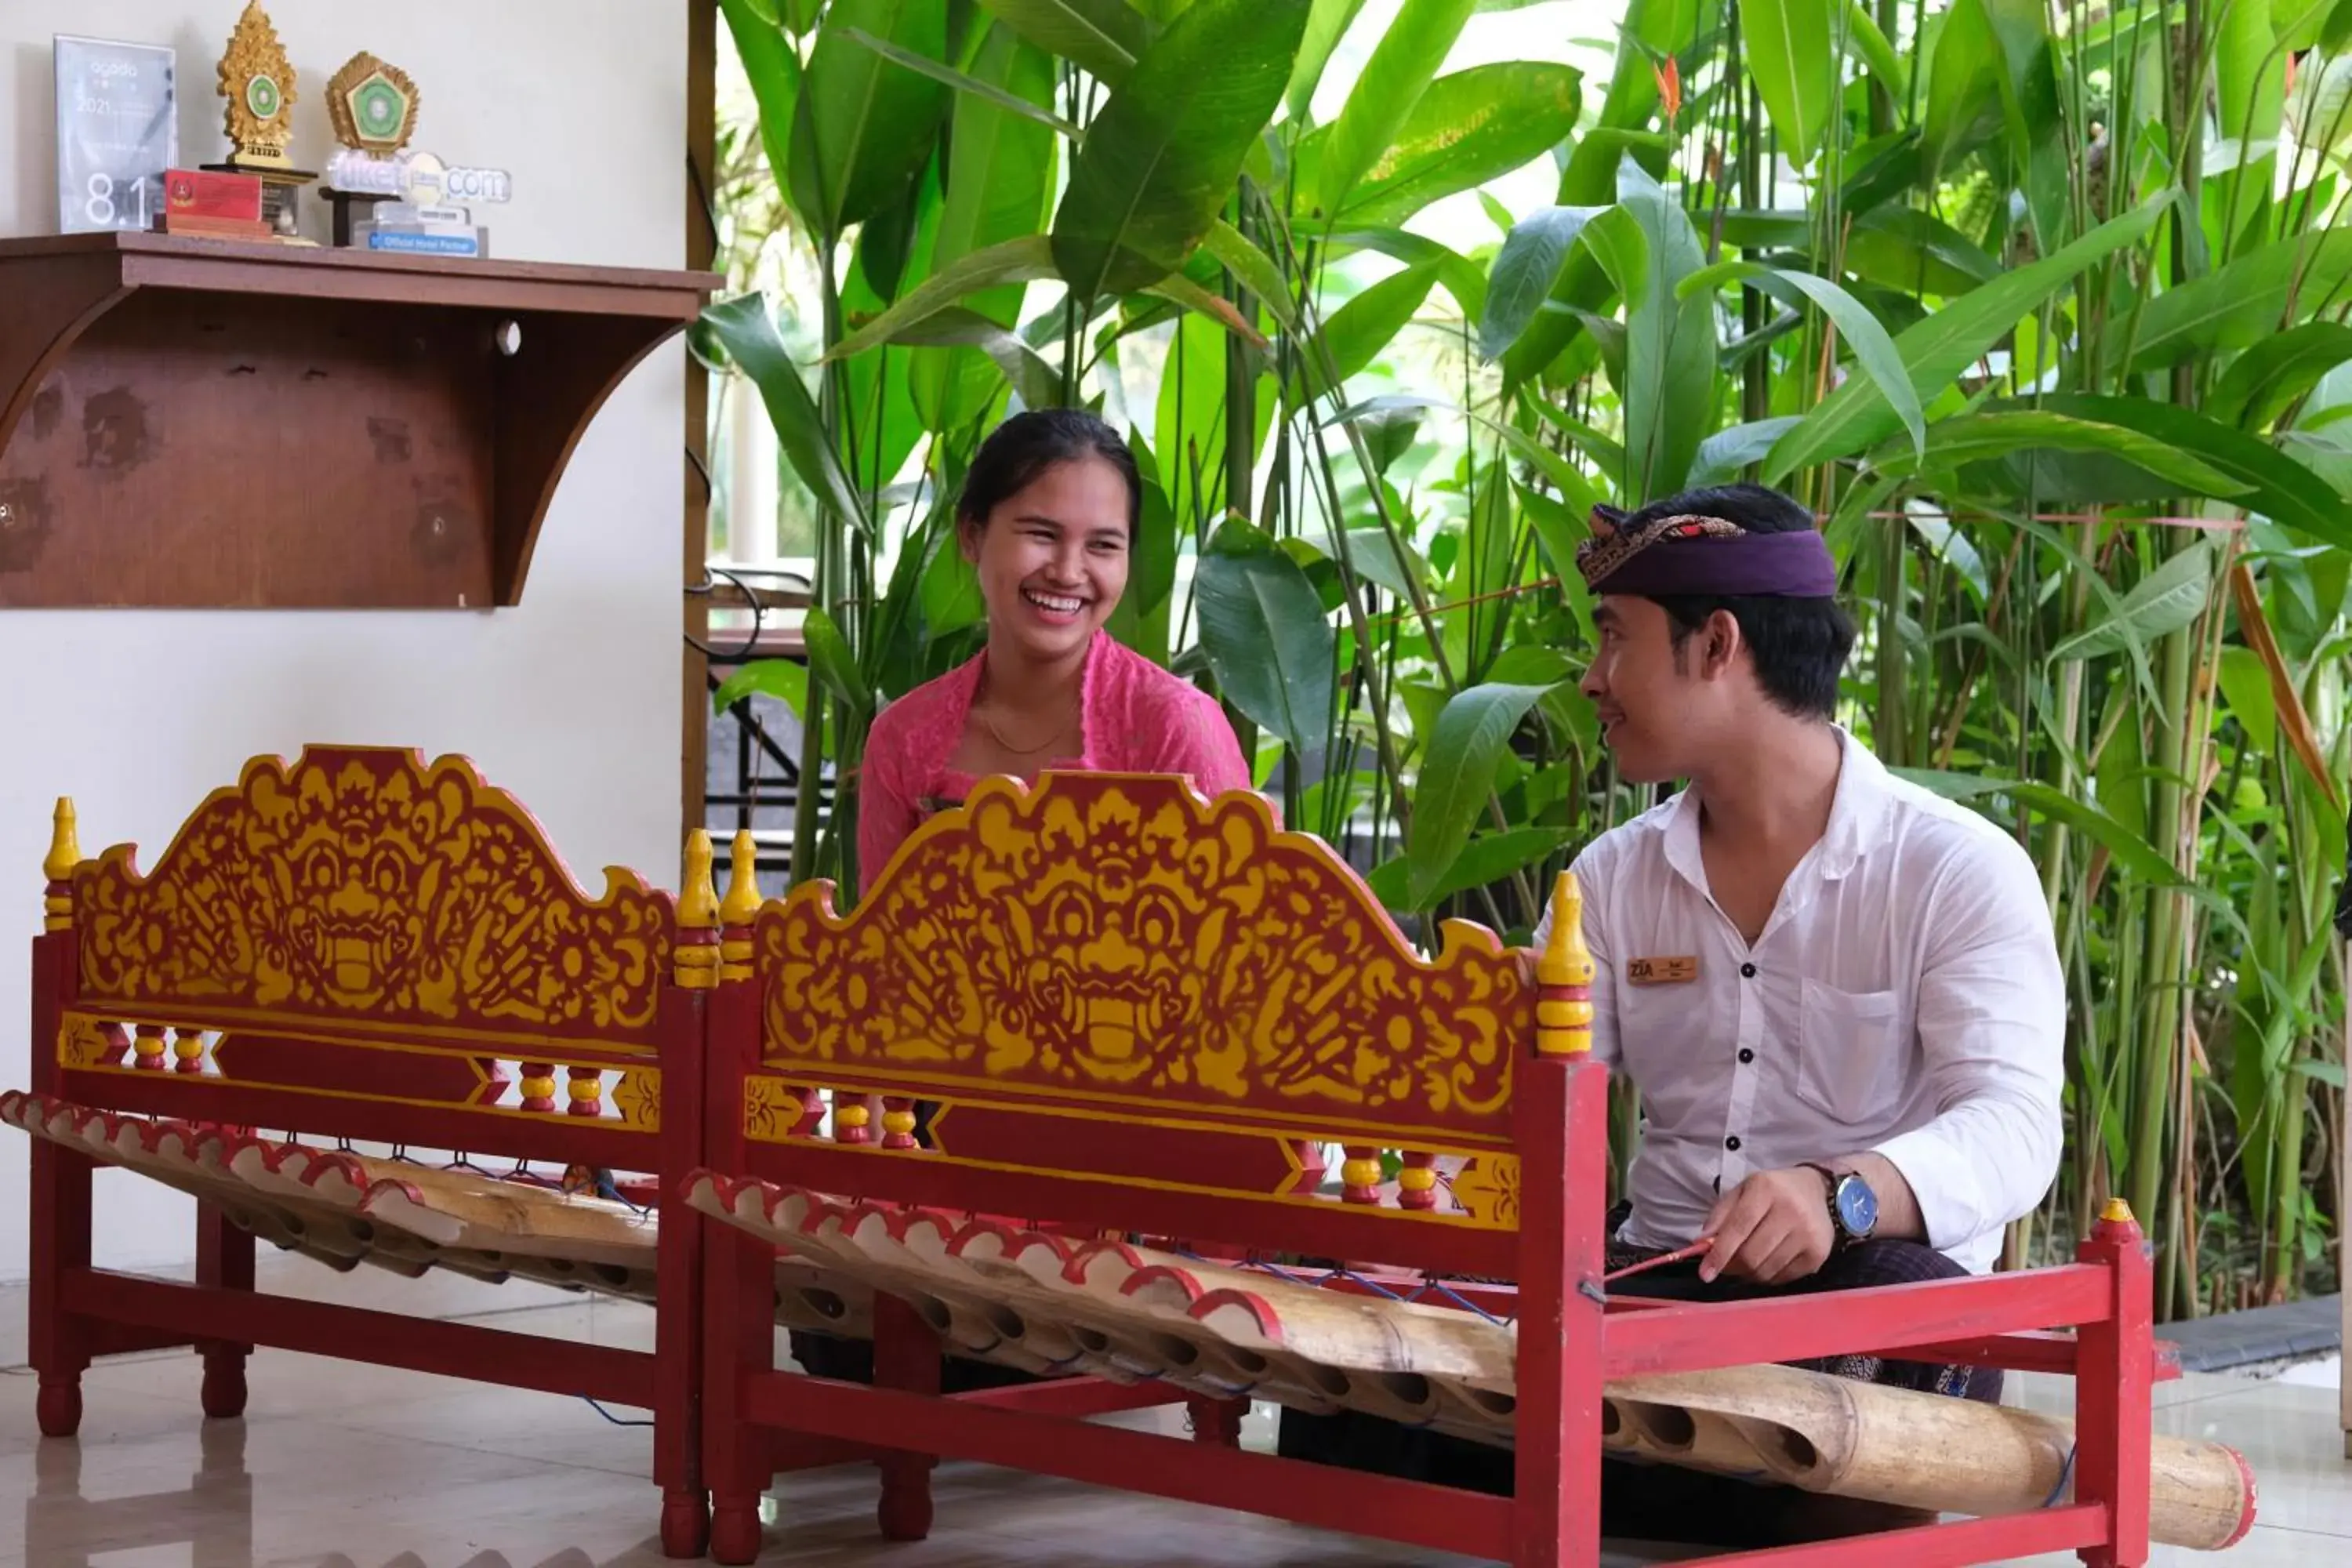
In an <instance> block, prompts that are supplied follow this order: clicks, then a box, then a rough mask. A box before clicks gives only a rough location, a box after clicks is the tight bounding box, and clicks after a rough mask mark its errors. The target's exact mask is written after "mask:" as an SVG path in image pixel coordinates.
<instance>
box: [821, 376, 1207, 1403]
mask: <svg viewBox="0 0 2352 1568" xmlns="http://www.w3.org/2000/svg"><path fill="white" fill-rule="evenodd" d="M1142 510H1143V481H1142V479H1141V478H1140V477H1139V475H1138V474H1137V472H1136V468H1135V458H1134V455H1133V454H1132V453H1130V452H1129V451H1128V449H1127V444H1126V443H1125V442H1123V441H1121V440H1120V439H1119V438H1118V433H1117V432H1115V431H1114V430H1112V429H1111V427H1110V426H1108V425H1106V424H1104V423H1103V422H1102V421H1101V420H1099V419H1097V418H1096V417H1095V416H1093V415H1091V414H1088V413H1086V412H1084V411H1083V410H1079V409H1075V408H1041V409H1035V410H1033V411H1031V412H1029V413H1026V414H1017V415H1015V416H1013V417H1012V418H1010V419H1008V420H1006V421H1005V422H1004V423H1003V424H1002V425H1000V426H997V427H996V430H995V431H994V433H992V435H991V436H990V437H988V439H987V440H986V441H985V442H983V443H982V445H981V448H980V452H979V454H978V456H976V457H974V458H972V463H971V472H970V473H969V474H967V475H965V477H964V485H963V493H962V495H961V496H960V497H959V498H958V499H957V501H956V535H957V542H958V543H959V545H960V546H961V548H962V551H963V555H964V559H965V560H967V561H969V562H971V563H972V566H973V568H974V570H975V571H977V572H978V574H979V576H980V593H981V597H982V600H983V601H985V602H986V604H987V605H988V643H987V646H986V647H983V648H982V650H981V652H980V654H979V656H978V657H977V658H973V659H972V660H971V662H969V663H967V664H964V665H962V666H961V667H960V668H956V669H952V670H950V671H949V672H948V673H947V674H945V675H943V676H941V677H940V678H939V679H937V680H933V681H929V682H926V683H925V684H923V685H921V686H919V687H917V688H916V689H914V690H912V691H909V692H908V693H907V695H906V696H904V697H902V698H900V699H898V700H897V701H896V702H893V703H892V704H890V706H889V707H887V708H886V709H884V710H882V712H881V714H880V716H878V717H877V719H876V720H875V721H874V727H873V729H872V730H871V731H869V732H868V734H867V736H866V763H865V767H864V771H863V773H862V774H861V776H860V781H859V788H858V805H857V857H858V869H859V873H860V875H861V876H862V877H863V878H864V885H865V886H866V887H869V888H870V887H872V886H874V884H875V883H876V882H877V880H878V879H880V877H881V875H882V872H883V869H884V868H886V867H887V866H888V865H889V863H890V858H891V857H892V856H894V855H895V854H897V853H898V846H899V845H901V844H902V843H904V842H905V841H906V839H907V836H908V834H910V833H912V832H913V831H914V830H915V827H916V825H917V824H919V823H920V822H921V821H922V820H923V818H925V817H926V816H929V815H930V814H931V813H933V812H935V811H939V810H941V809H944V808H945V807H948V806H950V805H956V804H958V803H959V802H961V800H962V799H963V798H964V796H965V795H967V794H968V793H969V792H970V791H971V786H972V784H974V783H976V782H977V781H978V780H980V779H982V778H986V777H990V776H992V775H994V774H999V773H1009V774H1011V775H1013V777H1015V778H1019V779H1022V780H1024V781H1028V782H1034V780H1035V778H1036V776H1037V774H1038V773H1041V772H1043V771H1044V770H1045V769H1047V768H1058V769H1084V770H1089V771H1098V772H1106V773H1185V774H1189V775H1191V777H1192V782H1193V784H1194V785H1195V787H1197V788H1198V789H1200V790H1201V791H1202V793H1203V794H1206V795H1222V794H1223V793H1224V792H1225V791H1227V790H1245V789H1247V788H1249V787H1250V775H1249V770H1248V769H1247V768H1246V767H1245V766H1244V765H1243V763H1242V752H1241V746H1240V744H1239V743H1238V742H1235V741H1234V731H1233V727H1232V726H1231V725H1229V724H1227V723H1226V722H1225V716H1224V712H1223V710H1222V709H1220V708H1219V707H1218V706H1217V703H1216V701H1215V700H1214V699H1213V698H1212V697H1210V696H1209V695H1208V693H1206V692H1204V691H1202V689H1200V688H1199V687H1197V686H1194V685H1192V683H1191V682H1190V681H1188V680H1185V679H1181V677H1178V676H1173V675H1171V674H1169V673H1168V672H1167V671H1166V670H1164V669H1162V668H1160V667H1159V666H1158V665H1156V664H1153V663H1152V662H1151V661H1150V659H1147V658H1143V657H1142V656H1141V655H1139V654H1136V653H1132V652H1130V651H1129V650H1128V649H1127V648H1125V647H1121V646H1120V645H1119V644H1118V642H1116V641H1114V640H1113V639H1112V637H1111V636H1110V634H1109V633H1108V632H1106V631H1104V630H1103V626H1104V623H1106V622H1107V621H1108V620H1109V619H1110V616H1111V612H1112V611H1113V610H1115V609H1117V608H1118V600H1119V595H1121V594H1122V593H1124V592H1125V591H1126V588H1127V572H1128V561H1129V554H1130V552H1131V549H1132V547H1133V545H1134V542H1135V529H1136V522H1137V520H1138V518H1139V516H1140V515H1141V513H1142ZM916 1109H917V1114H918V1116H919V1118H920V1120H919V1121H918V1123H917V1126H916V1136H917V1138H919V1139H920V1140H922V1141H923V1142H926V1143H928V1142H929V1138H928V1137H927V1136H926V1134H927V1131H928V1128H927V1123H928V1121H929V1109H930V1108H929V1107H928V1106H922V1105H919V1106H918V1107H917V1108H916ZM792 1345H793V1357H794V1359H796V1360H797V1361H799V1362H800V1363H801V1365H802V1366H803V1368H805V1369H806V1370H807V1371H809V1372H812V1373H815V1374H816V1375H818V1376H820V1377H834V1378H841V1379H844V1380H847V1381H853V1382H857V1383H870V1382H872V1381H873V1367H874V1360H873V1347H872V1346H871V1345H870V1344H868V1343H866V1342H863V1341H847V1340H840V1339H836V1338H835V1337H833V1336H831V1335H828V1334H816V1333H808V1332H803V1331H795V1332H794V1333H793V1336H792ZM1026 1381H1028V1379H1027V1378H1025V1377H1024V1376H1023V1374H1021V1373H1013V1372H1011V1371H1008V1370H1006V1369H1004V1368H1002V1367H996V1366H992V1365H988V1364H985V1363H972V1362H965V1361H960V1360H957V1359H954V1358H949V1359H948V1360H947V1362H946V1364H945V1366H944V1368H943V1382H942V1387H944V1388H945V1389H946V1390H947V1391H949V1392H950V1393H953V1392H955V1391H957V1390H959V1389H967V1388H976V1387H985V1386H989V1385H992V1384H1005V1383H1016V1382H1026Z"/></svg>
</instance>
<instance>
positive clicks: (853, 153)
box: [787, 0, 952, 235]
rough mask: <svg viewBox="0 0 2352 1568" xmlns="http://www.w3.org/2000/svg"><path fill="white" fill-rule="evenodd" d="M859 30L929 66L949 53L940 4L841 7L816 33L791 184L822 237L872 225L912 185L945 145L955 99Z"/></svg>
mask: <svg viewBox="0 0 2352 1568" xmlns="http://www.w3.org/2000/svg"><path fill="white" fill-rule="evenodd" d="M852 29H856V30H859V31H863V32H865V33H867V34H870V35H871V36H873V37H877V38H881V39H885V40H887V42H889V43H892V44H895V45H897V46H898V47H899V48H902V49H906V50H908V51H910V52H912V53H915V54H919V55H924V56H927V57H929V58H932V59H939V58H942V57H943V56H944V55H945V54H946V52H947V8H946V7H945V6H943V5H939V4H937V0H834V4H833V5H832V7H831V8H830V9H828V10H827V11H826V13H825V19H824V26H822V27H820V28H819V29H818V30H817V35H816V47H814V49H813V50H811V51H810V54H809V62H808V71H807V74H806V77H805V79H804V80H803V85H802V89H801V94H800V102H799V105H798V107H797V110H796V111H795V113H794V116H793V138H792V151H791V153H790V154H789V165H790V166H789V174H790V177H789V179H788V181H787V186H788V188H789V189H790V191H791V193H792V198H793V210H794V211H795V212H797V213H799V214H800V216H801V221H802V222H803V223H805V224H806V225H808V226H809V227H810V228H811V229H812V230H813V231H814V232H815V233H818V234H821V235H838V234H840V233H841V232H842V230H844V229H845V228H847V227H848V226H850V225H852V224H858V223H863V222H865V221H866V219H867V218H869V217H872V216H874V215H875V214H876V213H877V212H879V211H881V210H882V208H883V207H884V206H886V205H888V204H889V203H890V202H892V201H893V200H896V199H897V198H898V196H899V195H901V194H903V193H904V191H905V190H906V188H907V185H908V182H909V181H911V180H912V179H913V178H914V177H915V175H916V174H917V173H918V172H919V170H920V169H921V168H922V166H923V163H924V162H925V161H926V160H927V159H929V157H930V155H931V147H932V143H933V142H935V141H936V140H937V139H938V133H939V126H940V121H941V120H943V119H944V118H946V115H947V111H948V106H949V100H950V98H951V96H952V95H951V94H950V91H949V89H947V88H945V87H943V86H941V85H940V83H938V82H936V81H933V80H931V79H929V78H927V77H922V76H918V75H917V74H915V73H914V72H913V71H910V70H908V68H906V67H904V66H901V65H898V64H895V63H894V62H892V61H889V60H886V59H884V58H882V57H881V56H879V55H877V54H876V53H875V52H874V51H873V50H872V49H870V48H867V47H866V46H865V45H863V44H860V43H859V42H857V41H856V39H855V38H853V37H850V36H849V35H850V32H851V30H852Z"/></svg>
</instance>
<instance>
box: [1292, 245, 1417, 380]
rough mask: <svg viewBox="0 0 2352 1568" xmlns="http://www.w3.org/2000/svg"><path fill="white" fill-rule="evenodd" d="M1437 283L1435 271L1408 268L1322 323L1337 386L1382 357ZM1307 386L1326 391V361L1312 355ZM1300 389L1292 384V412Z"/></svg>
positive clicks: (1333, 312)
mask: <svg viewBox="0 0 2352 1568" xmlns="http://www.w3.org/2000/svg"><path fill="white" fill-rule="evenodd" d="M1436 280H1437V269H1436V268H1434V267H1431V266H1426V265H1423V266H1419V267H1408V268H1405V269H1404V270H1403V271H1402V272H1391V274H1389V275H1388V276H1387V277H1386V278H1383V279H1381V280H1380V281H1379V282H1377V283H1375V284H1373V285H1372V286H1371V287H1370V288H1369V289H1365V290H1364V291H1363V292H1362V293H1360V294H1358V295H1357V296H1356V297H1355V298H1354V299H1352V300H1349V301H1348V302H1347V303H1346V304H1344V305H1342V306H1340V307H1339V309H1338V310H1334V311H1332V312H1331V314H1330V316H1329V317H1328V318H1327V319H1326V320H1325V321H1324V322H1323V334H1322V335H1323V346H1324V348H1325V349H1326V350H1327V351H1328V353H1330V356H1331V362H1332V364H1333V366H1334V367H1335V368H1336V370H1337V373H1338V375H1339V381H1338V383H1337V384H1339V385H1345V384H1346V383H1347V380H1348V378H1349V376H1351V375H1354V374H1357V373H1358V372H1360V371H1362V370H1364V369H1366V368H1367V367H1368V366H1370V364H1371V363H1372V361H1374V360H1375V359H1377V358H1379V357H1380V355H1381V352H1382V351H1384V350H1385V349H1387V348H1388V346H1389V344H1390V343H1391V342H1394V341H1395V339H1396V335H1397V334H1398V333H1399V332H1401V331H1403V330H1404V324H1405V323H1406V322H1407V321H1412V317H1413V312H1414V311H1416V310H1420V309H1421V304H1422V301H1423V300H1426V299H1428V298H1429V288H1430V285H1431V284H1433V283H1434V282H1435V281H1436ZM1304 384H1305V385H1306V386H1310V387H1312V388H1314V394H1315V395H1317V396H1318V397H1319V396H1322V395H1325V394H1326V392H1327V390H1328V389H1327V386H1326V378H1325V374H1324V371H1323V365H1322V362H1321V360H1320V358H1319V357H1318V356H1315V355H1313V354H1312V353H1311V351H1310V354H1309V357H1308V361H1307V379H1306V381H1305V383H1304ZM1300 385H1301V384H1300V383H1297V382H1294V383H1293V384H1292V392H1293V395H1292V397H1291V399H1290V403H1291V406H1293V407H1297V405H1298V404H1299V402H1300V401H1301V400H1300V398H1299V397H1298V396H1297V390H1298V388H1299V386H1300Z"/></svg>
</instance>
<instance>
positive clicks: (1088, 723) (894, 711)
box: [857, 632, 1250, 884]
mask: <svg viewBox="0 0 2352 1568" xmlns="http://www.w3.org/2000/svg"><path fill="white" fill-rule="evenodd" d="M987 657H988V656H987V655H986V654H982V655H981V656H980V657H979V658H974V659H972V660H971V662H970V663H968V664H964V665H961V666H959V667H958V668H954V669H951V670H950V671H948V673H947V674H945V675H942V676H940V678H939V679H937V680H931V681H926V682H925V683H924V684H922V685H920V686H918V687H917V688H915V689H914V690H912V691H909V692H908V693H907V695H906V696H904V697H901V698H899V699H898V700H897V701H896V702H893V703H891V704H890V705H889V706H888V707H887V708H885V709H884V710H882V712H881V714H880V716H879V717H877V719H876V720H875V721H874V727H873V729H872V730H871V731H868V732H867V735H866V762H865V766H864V769H863V771H862V772H861V773H860V775H859V787H858V794H857V866H858V873H859V875H860V876H861V877H862V878H863V879H865V880H866V882H867V883H868V884H871V883H872V881H873V879H875V878H876V877H877V876H879V875H880V874H881V871H882V868H883V867H884V866H886V865H887V864H888V863H889V860H890V857H891V856H892V855H893V854H894V853H896V852H897V850H898V845H899V843H900V841H902V840H903V839H905V837H907V835H908V834H909V833H912V832H913V831H914V830H915V825H916V824H918V823H919V822H921V821H922V820H923V818H925V817H926V816H929V815H930V814H931V813H933V812H935V811H938V810H940V809H941V808H943V807H945V806H949V805H955V804H957V803H958V802H960V801H961V800H962V799H963V798H964V796H965V795H967V794H968V793H969V792H970V791H971V786H972V785H973V784H975V783H977V782H978V781H977V780H975V779H974V778H973V777H972V775H971V774H970V773H961V772H958V771H956V770H954V769H951V768H950V767H949V766H948V763H950V761H951V760H952V759H953V758H954V756H955V753H956V748H957V747H958V746H959V745H960V744H961V743H962V741H963V731H964V724H965V722H966V721H967V720H968V719H969V718H970V717H971V700H972V695H973V693H974V692H976V691H977V690H978V689H979V688H980V674H981V669H982V665H983V664H984V663H985V661H986V659H987ZM1080 679H1081V681H1082V683H1083V684H1082V688H1081V690H1080V693H1079V699H1078V713H1079V718H1078V723H1079V736H1080V753H1079V755H1077V756H1076V757H1066V758H1061V759H1057V760H1055V761H1053V762H1048V763H1042V764H1041V765H1040V769H1039V771H1040V772H1043V771H1044V770H1045V769H1046V768H1056V769H1063V770H1080V771H1086V772H1091V773H1188V774H1190V775H1191V776H1192V783H1193V785H1194V787H1196V788H1198V789H1199V790H1200V791H1201V792H1202V794H1203V795H1222V794H1223V793H1224V792H1225V791H1227V790H1237V789H1247V788H1249V787H1250V774H1249V769H1248V767H1247V766H1246V765H1244V763H1243V761H1242V749H1241V746H1240V744H1239V743H1238V742H1235V741H1234V731H1233V726H1232V725H1230V724H1228V723H1227V722H1225V715H1224V710H1223V709H1221V708H1219V707H1218V706H1217V702H1216V700H1215V699H1214V698H1213V697H1211V696H1210V695H1209V694H1208V693H1207V692H1205V691H1203V690H1202V689H1200V688H1199V687H1197V686H1194V685H1193V684H1192V682H1191V681H1189V680H1186V679H1183V678H1182V677H1181V676H1175V675H1171V674H1169V673H1168V672H1167V671H1166V670H1164V669H1162V668H1160V667H1159V666H1158V665H1156V664H1154V663H1152V662H1151V661H1150V659H1148V658H1144V657H1143V656H1142V655H1141V654H1139V653H1137V652H1135V651H1133V650H1132V649H1130V648H1128V647H1124V646H1123V645H1121V644H1120V643H1119V642H1118V640H1117V639H1116V638H1114V637H1111V635H1110V634H1109V633H1108V632H1097V633H1096V634H1095V640H1094V643H1093V645H1092V646H1091V647H1088V648H1087V666H1086V669H1085V671H1084V673H1083V674H1082V676H1081V677H1080Z"/></svg>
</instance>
